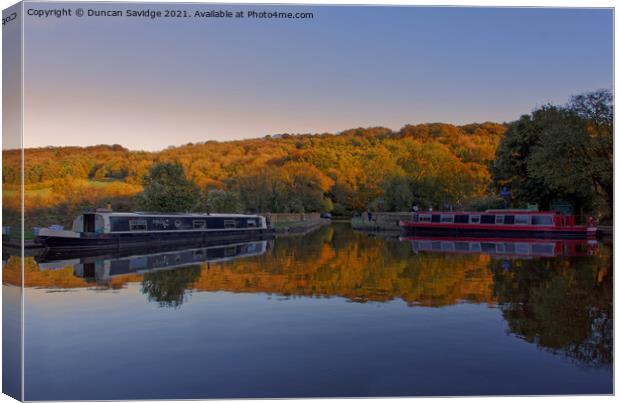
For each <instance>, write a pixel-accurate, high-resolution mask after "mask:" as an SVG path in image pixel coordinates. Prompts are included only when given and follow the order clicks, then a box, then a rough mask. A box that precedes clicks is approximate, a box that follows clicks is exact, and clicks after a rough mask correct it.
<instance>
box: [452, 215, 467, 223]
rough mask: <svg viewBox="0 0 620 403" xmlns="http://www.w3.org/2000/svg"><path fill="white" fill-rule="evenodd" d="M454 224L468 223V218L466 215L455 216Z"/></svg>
mask: <svg viewBox="0 0 620 403" xmlns="http://www.w3.org/2000/svg"><path fill="white" fill-rule="evenodd" d="M454 222H456V223H468V222H469V216H468V215H467V214H457V215H455V216H454Z"/></svg>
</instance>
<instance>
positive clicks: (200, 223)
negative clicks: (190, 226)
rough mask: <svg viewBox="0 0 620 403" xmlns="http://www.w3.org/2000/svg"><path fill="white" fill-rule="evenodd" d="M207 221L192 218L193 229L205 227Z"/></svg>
mask: <svg viewBox="0 0 620 403" xmlns="http://www.w3.org/2000/svg"><path fill="white" fill-rule="evenodd" d="M206 227H207V222H206V221H205V220H194V229H199V228H206Z"/></svg>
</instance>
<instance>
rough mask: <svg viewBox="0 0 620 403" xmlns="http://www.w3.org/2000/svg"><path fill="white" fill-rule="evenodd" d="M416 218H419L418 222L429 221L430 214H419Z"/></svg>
mask: <svg viewBox="0 0 620 403" xmlns="http://www.w3.org/2000/svg"><path fill="white" fill-rule="evenodd" d="M418 219H419V220H420V222H431V215H430V214H420V216H419V217H418Z"/></svg>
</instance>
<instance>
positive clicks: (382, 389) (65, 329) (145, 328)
mask: <svg viewBox="0 0 620 403" xmlns="http://www.w3.org/2000/svg"><path fill="white" fill-rule="evenodd" d="M151 252H152V253H151ZM151 252H149V254H145V255H140V256H133V257H131V258H129V257H126V258H122V257H121V258H116V259H106V258H105V257H101V258H97V259H88V258H77V259H72V260H59V261H58V260H57V261H52V262H50V261H47V262H45V261H44V260H45V259H37V260H38V261H39V263H37V261H35V259H33V258H28V259H26V262H25V266H26V273H25V286H26V290H25V346H26V350H25V398H26V399H27V400H60V399H80V400H86V399H98V400H102V399H178V398H196V399H197V398H240V397H306V396H321V397H323V396H325V397H326V396H434V395H487V394H490V395H506V394H520V395H538V394H581V393H587V394H609V393H612V392H613V389H612V388H613V386H612V381H613V377H612V360H613V355H612V346H613V333H612V331H613V315H612V305H613V298H612V292H613V279H612V277H613V272H612V267H611V261H612V259H611V248H610V247H608V246H606V245H602V244H600V243H599V244H598V245H587V244H585V245H570V244H552V246H549V244H536V243H529V244H528V243H523V242H521V243H518V244H511V243H506V242H501V243H495V244H493V243H489V242H486V243H483V244H480V243H475V242H469V243H467V242H460V243H458V242H457V243H455V242H451V241H449V240H448V241H446V240H444V241H443V243H442V242H437V241H435V242H434V243H433V242H429V241H427V240H399V239H382V238H377V237H374V236H369V235H368V234H364V233H356V232H353V231H351V230H350V228H349V227H348V226H347V225H346V224H333V225H331V226H328V227H325V228H322V229H320V230H318V231H315V232H314V233H311V234H308V235H305V236H300V237H291V238H277V239H276V240H272V241H265V242H255V243H251V244H241V245H232V246H230V245H229V246H227V247H224V248H210V249H204V248H203V249H190V250H186V251H176V252H157V251H151ZM197 262H198V263H197ZM14 265H15V264H11V262H10V261H9V263H8V264H7V266H6V267H5V269H4V270H5V277H7V274H10V271H11V270H12V269H11V268H12V266H14ZM9 277H10V276H9Z"/></svg>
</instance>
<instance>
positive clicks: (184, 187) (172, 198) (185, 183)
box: [138, 162, 200, 212]
mask: <svg viewBox="0 0 620 403" xmlns="http://www.w3.org/2000/svg"><path fill="white" fill-rule="evenodd" d="M143 185H144V191H143V192H142V193H141V194H140V195H139V196H138V206H139V207H140V208H141V209H144V210H147V211H162V212H177V211H189V210H191V209H192V208H193V207H194V206H196V205H197V204H198V202H199V197H200V189H199V188H198V186H197V185H196V184H195V183H194V182H192V181H191V180H189V179H187V177H186V176H185V171H184V170H183V167H182V166H181V165H180V164H178V163H175V162H164V163H162V162H160V163H157V164H155V165H153V166H152V167H151V170H150V171H149V174H148V175H147V176H146V177H145V178H144V181H143Z"/></svg>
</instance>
